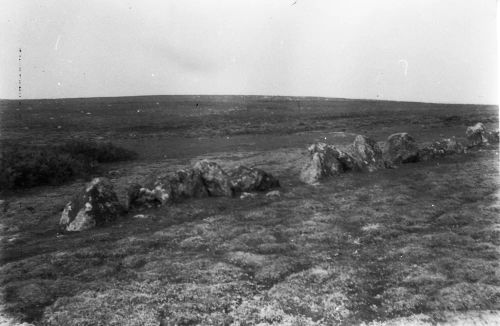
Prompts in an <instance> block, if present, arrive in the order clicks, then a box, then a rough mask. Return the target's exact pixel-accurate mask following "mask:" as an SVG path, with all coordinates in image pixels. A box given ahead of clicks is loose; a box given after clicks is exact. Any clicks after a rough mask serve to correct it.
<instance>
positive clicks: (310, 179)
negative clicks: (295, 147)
mask: <svg viewBox="0 0 500 326" xmlns="http://www.w3.org/2000/svg"><path fill="white" fill-rule="evenodd" d="M308 151H309V155H310V159H309V161H308V162H307V163H306V165H305V166H304V167H303V168H302V171H301V172H300V180H302V181H303V182H305V183H309V184H314V183H317V182H318V181H319V180H321V179H323V178H325V177H329V176H332V175H336V174H339V173H341V172H342V171H343V170H344V169H343V166H342V163H341V162H340V161H339V160H338V159H337V157H338V156H339V154H340V153H339V151H338V150H337V149H336V148H335V147H333V146H330V145H327V144H325V143H316V144H313V145H311V146H309V148H308Z"/></svg>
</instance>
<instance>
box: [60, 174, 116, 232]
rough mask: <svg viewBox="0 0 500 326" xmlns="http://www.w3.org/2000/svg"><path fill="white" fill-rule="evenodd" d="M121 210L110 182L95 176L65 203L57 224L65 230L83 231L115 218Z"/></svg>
mask: <svg viewBox="0 0 500 326" xmlns="http://www.w3.org/2000/svg"><path fill="white" fill-rule="evenodd" d="M123 210H124V209H123V206H122V205H121V204H120V202H119V201H118V197H117V196H116V193H115V191H114V190H113V185H112V184H111V182H110V181H109V180H108V179H107V178H95V179H93V180H92V181H91V182H89V183H88V184H87V185H86V187H85V189H83V190H82V191H81V192H80V193H78V194H76V195H75V196H74V197H73V199H72V200H71V201H70V202H69V203H68V204H66V207H65V208H64V210H63V212H62V215H61V219H60V221H59V224H60V225H61V226H63V227H64V228H65V229H66V231H83V230H87V229H91V228H93V227H95V226H101V225H104V224H107V223H109V222H112V221H114V220H116V218H117V217H118V216H119V215H120V214H121V213H122V212H123Z"/></svg>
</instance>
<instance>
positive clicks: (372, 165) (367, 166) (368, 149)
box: [349, 135, 384, 172]
mask: <svg viewBox="0 0 500 326" xmlns="http://www.w3.org/2000/svg"><path fill="white" fill-rule="evenodd" d="M349 152H350V156H351V157H352V158H353V159H354V160H351V161H354V162H355V163H354V164H353V168H352V169H355V170H358V169H359V170H366V171H368V172H373V171H376V170H378V169H380V168H384V160H383V158H382V149H381V148H380V146H379V145H378V144H377V142H376V141H375V140H373V139H371V138H369V137H366V136H362V135H357V136H356V138H355V139H354V143H353V144H352V146H351V147H350V148H349Z"/></svg>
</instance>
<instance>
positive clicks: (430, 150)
mask: <svg viewBox="0 0 500 326" xmlns="http://www.w3.org/2000/svg"><path fill="white" fill-rule="evenodd" d="M464 152H465V146H464V145H463V144H462V143H460V142H458V141H457V140H456V138H455V137H452V138H443V139H441V140H439V141H436V142H434V143H432V144H431V145H429V146H426V147H424V148H422V149H420V150H419V153H418V157H419V160H421V161H428V160H432V159H435V158H438V157H443V156H447V155H452V154H461V153H464Z"/></svg>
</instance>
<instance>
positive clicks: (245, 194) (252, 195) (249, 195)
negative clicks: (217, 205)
mask: <svg viewBox="0 0 500 326" xmlns="http://www.w3.org/2000/svg"><path fill="white" fill-rule="evenodd" d="M255 197H257V194H255V193H251V192H242V193H241V195H240V199H247V198H255Z"/></svg>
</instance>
